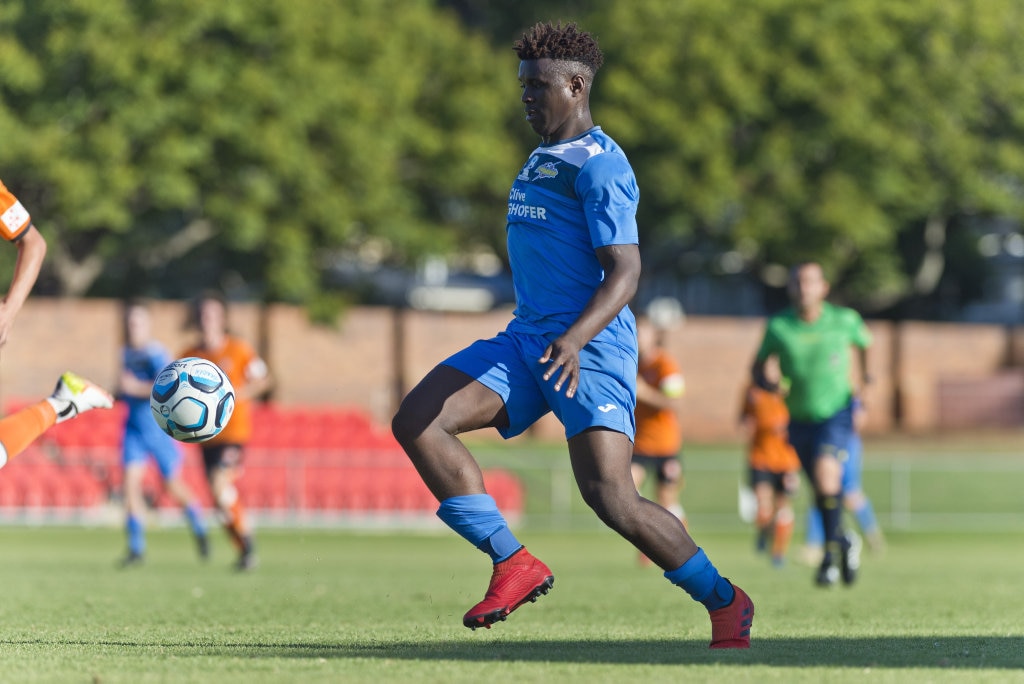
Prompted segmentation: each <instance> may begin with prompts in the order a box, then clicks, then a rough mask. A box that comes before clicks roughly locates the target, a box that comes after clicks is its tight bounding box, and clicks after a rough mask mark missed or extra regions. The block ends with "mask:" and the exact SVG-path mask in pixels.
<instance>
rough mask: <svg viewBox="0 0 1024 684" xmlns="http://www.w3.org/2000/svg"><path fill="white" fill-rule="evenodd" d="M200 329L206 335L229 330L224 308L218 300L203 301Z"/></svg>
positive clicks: (201, 304)
mask: <svg viewBox="0 0 1024 684" xmlns="http://www.w3.org/2000/svg"><path fill="white" fill-rule="evenodd" d="M199 327H200V329H201V330H202V331H203V332H204V333H212V334H218V333H222V332H224V330H225V329H227V316H226V312H225V311H224V307H223V306H222V305H221V303H220V302H218V301H217V300H216V299H206V300H203V302H202V303H200V305H199Z"/></svg>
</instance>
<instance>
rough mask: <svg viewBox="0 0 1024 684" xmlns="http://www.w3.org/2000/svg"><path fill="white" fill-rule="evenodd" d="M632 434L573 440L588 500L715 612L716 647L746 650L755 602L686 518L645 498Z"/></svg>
mask: <svg viewBox="0 0 1024 684" xmlns="http://www.w3.org/2000/svg"><path fill="white" fill-rule="evenodd" d="M629 454H630V442H629V438H628V437H627V436H626V435H625V434H623V433H621V432H616V431H613V430H609V429H604V428H600V427H597V428H591V429H588V430H584V431H583V432H581V433H579V434H577V435H575V436H573V437H572V438H570V439H569V457H570V460H571V463H572V468H573V474H574V476H575V477H576V483H577V485H578V486H579V489H580V493H581V494H582V495H583V500H584V501H585V502H586V503H587V505H588V506H590V507H591V508H592V509H593V510H594V512H595V513H596V514H597V516H598V517H599V518H600V519H601V521H602V522H604V523H605V524H606V525H608V527H610V528H611V529H613V530H615V531H616V532H617V533H618V534H619V535H621V536H622V537H623V538H625V539H626V540H627V541H629V542H630V543H632V544H633V545H634V546H636V547H637V548H638V549H640V550H641V551H642V552H644V553H645V554H646V555H647V556H648V557H649V558H650V559H651V560H653V561H654V562H655V563H657V564H658V566H659V567H661V568H662V569H663V570H665V577H666V579H668V580H669V581H670V582H672V584H675V585H677V586H679V587H681V588H682V589H684V590H685V591H686V592H687V593H688V594H689V595H690V596H691V597H692V598H693V599H694V600H696V601H699V602H701V603H702V604H704V606H705V607H706V608H707V610H708V612H709V613H710V615H711V632H712V637H711V647H712V648H747V647H749V646H750V625H751V622H752V620H753V616H754V605H753V603H752V602H751V601H750V599H749V597H748V596H747V595H746V594H745V593H744V592H743V590H742V589H740V588H739V587H734V586H733V584H732V583H730V582H729V580H727V579H725V578H724V577H722V576H721V575H720V574H719V573H718V570H717V569H716V568H715V566H714V565H712V564H711V561H710V560H709V559H708V557H707V555H706V554H705V553H704V551H703V549H700V548H698V547H697V545H696V543H694V541H693V539H692V538H691V537H690V535H689V533H688V532H687V531H686V528H685V527H684V526H683V523H682V521H680V520H679V518H677V517H676V516H674V515H673V514H672V513H670V512H668V511H667V510H665V508H664V507H662V506H659V505H658V504H656V503H654V502H652V501H648V500H647V499H644V498H643V497H641V496H640V495H639V494H638V493H637V491H636V488H635V487H634V486H633V482H632V479H631V477H630V474H629V460H630V459H629Z"/></svg>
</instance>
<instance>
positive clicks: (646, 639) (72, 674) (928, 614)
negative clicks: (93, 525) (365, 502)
mask: <svg viewBox="0 0 1024 684" xmlns="http://www.w3.org/2000/svg"><path fill="white" fill-rule="evenodd" d="M520 536H521V538H522V539H523V541H524V542H525V543H527V544H528V545H529V546H530V548H531V550H532V551H534V552H535V553H536V554H537V555H539V556H540V557H542V558H543V559H544V560H545V561H546V562H547V563H548V564H549V565H550V566H551V567H552V569H553V570H554V572H555V576H556V581H555V588H554V590H553V591H552V592H551V594H549V595H548V596H546V597H543V598H541V599H540V601H538V602H537V603H536V604H531V605H527V606H524V607H523V608H521V609H520V610H519V611H517V612H516V613H514V614H513V615H512V616H511V617H510V618H509V620H508V621H507V622H505V623H500V624H498V625H496V626H495V627H494V628H493V629H491V630H478V631H476V632H472V631H470V630H468V629H465V628H464V627H462V625H461V615H462V613H463V612H464V611H465V610H466V608H468V607H469V606H470V605H472V604H473V603H475V602H476V601H477V600H478V599H479V598H480V596H482V592H483V590H484V588H485V586H486V583H487V579H488V577H489V563H488V561H487V559H486V557H485V556H483V555H482V554H480V553H479V552H477V551H475V550H474V549H472V548H470V547H469V545H468V544H466V543H465V542H464V541H462V540H461V539H458V538H456V537H455V536H454V535H453V534H450V533H447V532H439V533H436V534H435V533H422V534H356V533H350V532H331V531H308V530H293V531H278V530H273V531H272V530H263V531H261V534H260V538H259V543H260V547H259V550H260V556H261V565H260V567H259V568H258V569H257V570H256V571H255V572H253V573H251V574H247V575H238V574H235V573H233V572H232V571H231V570H230V569H229V567H230V562H231V560H232V556H231V553H230V550H229V547H228V544H227V542H226V540H225V538H224V536H223V535H221V534H218V535H217V536H216V537H215V545H214V558H213V559H212V560H211V561H210V562H209V563H208V564H205V565H204V564H200V563H199V562H198V560H197V559H196V558H195V555H194V552H193V549H192V545H191V542H190V540H189V539H188V537H187V534H186V533H185V531H184V530H183V529H160V530H154V531H153V532H151V534H150V550H149V557H148V559H147V563H146V565H144V566H142V567H138V568H132V569H129V570H119V569H115V567H114V561H115V560H116V558H117V557H118V555H119V553H120V552H121V550H122V547H123V540H122V537H121V534H120V532H119V531H117V530H112V529H71V528H23V527H19V528H0V548H2V549H3V560H2V561H0V586H3V588H4V592H3V598H2V600H0V625H2V627H0V681H2V682H245V683H247V684H256V683H258V682H374V683H382V682H399V681H413V682H445V683H448V682H473V683H474V684H478V683H480V682H491V681H508V682H637V683H639V682H645V683H646V682H752V681H777V682H815V683H819V682H822V681H827V682H846V681H849V682H854V681H856V682H863V681H871V682H906V681H916V682H931V681H939V682H943V681H963V682H967V681H970V682H979V681H988V682H1007V681H1024V596H1022V592H1021V589H1022V584H1024V582H1022V580H1021V572H1020V568H1021V566H1022V564H1024V532H1019V533H1018V532H1004V533H998V534H978V533H973V534H952V535H950V534H937V533H922V534H914V535H910V534H900V533H894V534H891V535H890V537H889V548H888V549H887V550H886V552H885V553H884V555H882V556H880V557H876V556H871V555H868V556H866V558H865V563H864V570H863V575H862V579H861V581H860V582H859V583H858V584H857V585H856V586H855V587H853V588H842V587H837V588H834V589H832V590H821V589H817V588H815V587H813V586H812V584H811V569H809V568H806V567H803V566H800V565H798V564H792V565H790V566H787V567H785V568H782V569H779V570H776V569H773V568H771V567H770V566H769V565H768V563H767V561H766V560H765V559H764V558H762V557H758V556H756V555H755V554H754V553H753V552H752V545H751V537H750V535H749V534H748V533H746V532H744V533H738V532H715V533H708V534H704V535H702V534H700V532H699V531H695V536H696V537H697V539H698V541H699V543H700V544H701V545H702V546H703V547H704V548H705V549H706V550H707V551H708V553H709V555H710V556H711V558H712V560H713V561H714V562H715V563H716V564H717V565H718V566H719V567H720V568H721V569H722V571H723V573H724V574H726V575H727V576H730V577H732V578H733V579H735V580H736V581H737V583H739V584H741V585H742V586H743V587H744V588H745V589H746V590H747V591H748V592H749V593H750V595H751V596H752V597H753V599H754V601H755V603H756V606H757V616H756V619H755V622H754V630H753V648H752V649H751V650H750V651H748V652H717V651H715V652H713V651H709V650H708V649H707V642H708V639H709V636H710V626H709V623H708V618H707V614H706V612H705V611H704V609H703V608H702V607H701V606H700V605H699V604H696V603H694V602H693V601H691V600H690V599H689V598H688V597H687V596H686V595H685V594H684V593H683V592H682V591H681V590H679V589H677V588H675V587H672V586H671V585H669V584H668V582H667V581H665V580H664V579H663V578H662V577H661V576H660V572H659V571H658V570H657V569H654V568H640V567H638V566H637V565H636V562H635V554H634V552H633V550H632V549H631V548H630V547H628V546H627V545H626V544H625V542H623V541H621V540H620V539H619V538H618V537H616V536H615V535H614V534H612V533H610V532H607V531H603V530H595V531H581V532H550V531H530V530H524V531H523V532H522V533H521V535H520Z"/></svg>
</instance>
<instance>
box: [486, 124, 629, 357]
mask: <svg viewBox="0 0 1024 684" xmlns="http://www.w3.org/2000/svg"><path fill="white" fill-rule="evenodd" d="M639 199H640V192H639V189H638V188H637V184H636V177H635V175H634V174H633V169H632V168H631V167H630V165H629V161H628V160H627V159H626V155H625V154H623V152H622V150H621V149H620V148H619V146H618V145H617V144H616V143H615V141H614V140H612V139H611V138H610V137H608V136H607V135H605V133H604V132H603V131H602V130H601V128H600V127H599V126H596V127H594V128H592V129H590V130H589V131H587V132H586V133H584V134H582V135H580V136H578V137H576V138H572V139H570V140H563V141H560V142H558V143H554V144H552V145H541V146H539V147H537V149H535V150H534V151H533V153H532V154H531V155H530V158H529V160H528V161H527V162H526V164H525V165H524V166H523V168H522V170H521V171H520V172H519V175H518V176H517V177H516V179H515V182H514V183H513V185H512V190H511V192H510V193H509V197H508V223H507V225H506V230H507V232H508V235H507V239H508V253H509V263H510V264H511V266H512V279H513V282H514V283H515V289H516V311H515V316H516V319H515V320H514V321H513V322H512V323H511V325H510V326H509V327H510V329H516V330H521V331H524V332H534V333H546V332H555V333H560V332H562V331H563V330H565V329H566V328H567V327H568V326H569V325H571V324H572V323H573V322H574V321H575V320H576V319H577V318H578V317H579V315H580V312H582V311H583V308H584V307H585V306H586V304H587V302H589V301H590V299H591V297H592V296H593V294H594V291H595V290H596V289H597V287H598V286H599V285H600V284H601V281H602V280H603V279H604V270H603V269H602V268H601V264H600V262H599V261H598V259H597V255H596V254H595V253H594V250H595V249H596V248H598V247H606V246H609V245H617V244H637V242H638V238H637V226H636V209H637V204H638V202H639ZM632 331H633V320H632V313H630V311H629V310H628V308H627V309H624V310H623V312H622V313H620V314H619V316H618V317H617V318H616V320H614V321H612V323H611V324H610V325H609V326H608V327H607V328H606V329H605V330H604V331H602V332H601V333H600V334H599V335H598V336H597V337H596V338H595V339H597V340H604V341H607V342H614V343H618V344H622V343H623V340H624V337H623V336H625V337H630V338H631V337H632V335H633V332H632ZM626 344H627V346H628V347H632V346H633V343H632V342H629V343H626Z"/></svg>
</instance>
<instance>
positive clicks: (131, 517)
mask: <svg viewBox="0 0 1024 684" xmlns="http://www.w3.org/2000/svg"><path fill="white" fill-rule="evenodd" d="M126 441H127V440H126ZM145 474H146V460H145V455H144V454H143V455H142V457H141V458H140V457H139V456H138V452H137V451H136V450H134V449H132V450H126V451H125V461H124V482H123V483H122V497H123V499H124V511H125V521H124V531H125V536H126V537H127V541H128V553H127V554H126V555H125V557H124V558H123V559H122V560H121V566H122V567H129V566H132V565H138V564H139V563H142V561H143V558H144V557H145V554H146V525H145V515H146V500H145V497H144V496H143V491H142V481H143V478H144V477H145Z"/></svg>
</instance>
